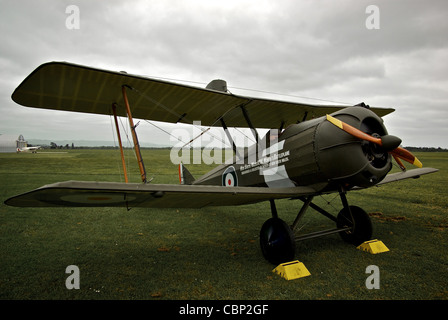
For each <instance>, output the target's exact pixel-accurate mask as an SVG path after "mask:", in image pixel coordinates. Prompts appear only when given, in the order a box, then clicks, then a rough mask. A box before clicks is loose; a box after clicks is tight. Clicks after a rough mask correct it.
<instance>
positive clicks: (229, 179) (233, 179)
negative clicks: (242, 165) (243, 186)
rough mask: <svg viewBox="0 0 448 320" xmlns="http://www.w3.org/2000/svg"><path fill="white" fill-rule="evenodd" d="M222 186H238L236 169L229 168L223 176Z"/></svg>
mask: <svg viewBox="0 0 448 320" xmlns="http://www.w3.org/2000/svg"><path fill="white" fill-rule="evenodd" d="M222 185H223V186H225V187H235V186H238V178H237V176H236V172H235V168H234V167H233V166H230V167H228V168H227V169H226V170H225V171H224V172H223V174H222Z"/></svg>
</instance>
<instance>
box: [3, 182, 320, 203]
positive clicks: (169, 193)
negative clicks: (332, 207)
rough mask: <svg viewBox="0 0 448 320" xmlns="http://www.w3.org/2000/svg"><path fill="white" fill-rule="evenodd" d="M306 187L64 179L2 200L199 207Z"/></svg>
mask: <svg viewBox="0 0 448 320" xmlns="http://www.w3.org/2000/svg"><path fill="white" fill-rule="evenodd" d="M314 193H315V190H314V189H312V188H309V187H291V188H259V187H222V186H206V185H169V184H137V183H115V182H83V181H67V182H58V183H54V184H51V185H46V186H43V187H41V188H39V189H36V190H34V191H31V192H28V193H24V194H22V195H18V196H15V197H12V198H9V199H8V200H6V201H5V204H6V205H10V206H15V207H145V208H202V207H206V206H231V205H241V204H250V203H256V202H260V201H265V200H270V199H281V198H292V197H297V196H304V195H310V194H314Z"/></svg>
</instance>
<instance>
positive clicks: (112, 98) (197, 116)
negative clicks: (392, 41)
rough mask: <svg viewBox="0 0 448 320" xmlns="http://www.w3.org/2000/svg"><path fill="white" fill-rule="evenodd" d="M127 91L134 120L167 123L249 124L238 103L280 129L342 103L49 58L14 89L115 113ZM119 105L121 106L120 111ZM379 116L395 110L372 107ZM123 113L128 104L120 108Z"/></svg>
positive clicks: (39, 99)
mask: <svg viewBox="0 0 448 320" xmlns="http://www.w3.org/2000/svg"><path fill="white" fill-rule="evenodd" d="M123 85H126V86H128V87H131V88H133V89H135V90H128V92H127V94H128V96H129V100H130V104H131V109H132V115H133V117H134V118H139V119H148V120H157V121H163V122H172V123H177V122H180V121H182V122H186V123H192V122H193V121H195V120H198V121H199V120H200V121H201V124H202V125H205V126H214V125H220V123H219V119H220V118H224V120H225V121H226V124H227V126H230V127H248V124H247V122H246V121H245V119H244V117H243V116H242V113H241V110H239V109H240V108H239V107H240V106H245V109H246V111H247V113H248V114H249V116H250V119H251V122H252V124H253V126H254V127H255V128H279V127H280V126H281V125H282V126H284V127H285V126H287V125H289V124H292V123H297V122H298V121H303V120H304V119H311V118H314V117H320V116H323V115H325V114H330V113H333V112H335V111H337V110H340V109H342V108H344V106H317V105H311V104H302V103H294V102H284V101H276V100H269V99H259V98H251V97H243V96H237V95H233V94H230V93H227V92H220V91H215V90H210V89H205V88H198V87H193V86H187V85H181V84H176V83H171V82H166V81H161V80H156V79H150V78H146V77H142V76H136V75H131V74H127V73H125V72H114V71H108V70H101V69H96V68H91V67H86V66H81V65H76V64H71V63H67V62H49V63H45V64H43V65H41V66H39V67H38V68H37V69H36V70H34V71H33V72H32V73H31V74H30V75H29V76H28V77H27V78H26V79H25V80H24V81H23V82H22V83H21V84H20V85H19V86H18V87H17V89H16V90H15V91H14V93H13V95H12V99H13V100H14V101H15V102H17V103H18V104H21V105H24V106H28V107H35V108H44V109H55V110H65V111H75V112H87V113H96V114H106V115H110V114H111V105H112V104H113V103H117V104H118V105H119V106H123V105H124V103H123V97H122V91H121V90H122V89H121V88H122V86H123ZM120 109H121V110H120ZM371 109H372V110H373V111H374V112H376V113H377V114H378V115H379V116H384V115H386V114H388V113H391V112H393V111H394V109H382V108H371ZM117 111H118V113H119V114H120V115H125V110H124V108H119V110H117Z"/></svg>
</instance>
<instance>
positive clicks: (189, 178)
mask: <svg viewBox="0 0 448 320" xmlns="http://www.w3.org/2000/svg"><path fill="white" fill-rule="evenodd" d="M194 180H195V179H194V177H193V175H192V174H191V173H190V171H188V169H187V168H185V167H184V165H183V164H182V162H181V163H179V183H180V184H193V182H194Z"/></svg>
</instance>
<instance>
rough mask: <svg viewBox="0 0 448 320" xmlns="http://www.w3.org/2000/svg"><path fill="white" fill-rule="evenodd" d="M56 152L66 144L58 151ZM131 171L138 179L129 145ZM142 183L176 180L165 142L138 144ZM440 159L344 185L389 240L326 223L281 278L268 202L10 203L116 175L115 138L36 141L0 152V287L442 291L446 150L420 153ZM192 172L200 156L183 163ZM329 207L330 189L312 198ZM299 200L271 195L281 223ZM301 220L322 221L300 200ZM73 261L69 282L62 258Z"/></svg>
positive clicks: (24, 294) (167, 292) (238, 292)
mask: <svg viewBox="0 0 448 320" xmlns="http://www.w3.org/2000/svg"><path fill="white" fill-rule="evenodd" d="M64 152H65V151H64ZM126 152H127V153H128V157H127V158H128V159H130V162H129V167H130V170H131V171H132V175H131V181H132V182H138V181H139V174H138V170H137V164H136V161H135V159H134V157H133V156H132V152H131V151H126ZM142 153H143V159H144V160H145V165H146V167H147V170H148V172H149V176H150V177H154V180H153V182H152V183H173V184H174V183H178V177H177V168H176V166H175V165H173V164H171V162H170V159H169V150H143V152H142ZM417 156H418V157H419V158H420V159H421V160H422V162H423V164H424V166H428V167H436V168H439V169H440V171H439V172H437V173H435V174H431V175H428V176H424V177H422V178H421V179H418V180H411V181H402V182H399V183H395V184H388V185H385V186H383V187H380V188H371V189H368V190H364V191H356V192H350V193H349V194H348V200H349V202H350V204H352V205H358V206H361V207H363V208H364V209H365V210H366V211H367V212H369V213H370V214H371V217H372V221H373V224H374V237H375V238H378V239H380V240H382V241H383V242H384V243H385V244H386V246H387V247H388V248H389V249H390V251H389V252H387V253H382V254H378V255H371V254H369V253H366V252H362V251H360V250H357V249H356V248H354V247H352V246H351V245H348V244H346V243H345V242H343V241H342V240H341V239H340V237H339V235H330V236H326V237H322V238H318V239H314V240H307V241H303V242H300V243H299V244H298V246H297V258H298V259H299V260H300V261H302V262H303V263H304V264H305V266H306V267H307V268H308V270H309V271H310V273H311V276H309V277H305V278H301V279H296V280H292V281H287V280H285V279H283V278H281V277H279V276H277V275H275V274H274V273H272V269H273V268H274V266H273V265H271V264H270V263H268V262H266V261H265V260H264V259H263V257H262V254H261V251H260V248H259V244H258V241H259V239H258V237H259V230H260V228H261V225H262V224H263V222H264V221H265V220H267V219H268V218H270V209H269V204H268V203H260V204H254V205H247V206H240V207H224V208H205V209H201V210H189V209H188V210H187V209H171V210H148V209H139V208H133V209H131V210H130V211H127V210H126V209H112V208H99V209H91V208H61V209H34V208H30V209H24V208H13V207H8V206H5V205H4V204H3V201H4V200H5V199H6V198H8V197H10V196H13V195H16V194H19V193H23V192H26V191H29V190H32V189H34V188H37V187H40V186H42V185H44V184H49V183H53V182H57V181H66V180H90V181H94V180H101V181H123V178H122V176H121V174H120V172H121V169H120V166H121V163H120V155H119V152H118V151H116V150H67V151H66V152H65V153H56V152H51V151H50V150H43V152H41V153H37V154H15V153H14V154H0V179H1V185H0V198H1V204H0V235H1V241H0V248H1V250H0V252H1V260H0V299H62V300H65V299H145V300H171V299H211V300H214V299H242V300H245V299H251V300H252V299H254V300H258V299H268V300H277V299H278V300H298V299H313V300H314V299H322V300H330V299H337V300H339V299H360V300H366V299H368V300H370V299H374V300H376V299H386V300H397V299H400V300H402V299H405V300H408V299H413V300H426V299H429V300H436V299H443V300H446V299H447V298H448V286H447V285H448V237H447V234H446V232H447V230H446V229H447V227H448V216H447V214H448V207H447V198H446V194H447V190H448V187H447V181H448V174H447V170H448V153H443V152H441V153H419V154H417ZM189 169H191V172H192V173H193V175H195V176H199V175H200V174H202V173H205V172H206V171H208V170H209V169H211V168H210V167H207V166H206V165H190V166H189ZM317 201H318V203H319V204H320V205H322V206H323V207H324V208H326V209H327V210H328V211H330V212H333V213H335V214H336V213H337V212H338V211H339V210H340V201H339V199H338V197H335V195H330V196H326V197H325V198H317ZM300 206H301V202H297V201H290V200H282V201H279V202H278V211H279V215H280V217H281V218H282V219H284V220H286V221H287V222H288V223H292V221H293V219H294V218H295V216H296V213H297V211H298V210H299V209H300ZM301 227H302V229H301V232H311V231H314V230H320V229H322V228H328V227H329V228H331V227H333V224H332V223H331V222H330V220H328V219H326V218H325V217H322V216H321V215H319V214H317V213H315V212H314V211H313V210H309V212H307V214H306V215H305V217H304V219H303V221H302V226H301ZM69 265H76V266H78V268H79V270H80V289H79V290H76V289H73V290H68V289H67V288H66V286H65V281H66V279H67V277H68V276H69V275H68V274H66V273H65V270H66V267H67V266H69ZM369 265H376V266H378V268H379V270H380V289H367V288H366V279H367V277H368V276H369V274H366V268H367V267H368V266H369Z"/></svg>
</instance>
